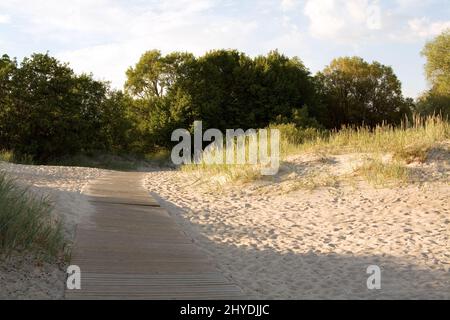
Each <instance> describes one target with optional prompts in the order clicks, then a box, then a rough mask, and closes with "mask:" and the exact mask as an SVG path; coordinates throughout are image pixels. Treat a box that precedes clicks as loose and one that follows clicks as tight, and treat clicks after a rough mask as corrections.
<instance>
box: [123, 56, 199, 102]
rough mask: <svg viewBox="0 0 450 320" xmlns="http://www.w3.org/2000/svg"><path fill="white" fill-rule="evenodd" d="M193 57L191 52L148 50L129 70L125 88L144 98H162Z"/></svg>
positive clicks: (132, 93)
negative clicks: (167, 52) (168, 52)
mask: <svg viewBox="0 0 450 320" xmlns="http://www.w3.org/2000/svg"><path fill="white" fill-rule="evenodd" d="M192 59H193V55H192V54H189V53H179V52H174V53H171V54H169V55H167V56H162V54H161V52H160V51H159V50H151V51H147V52H145V53H144V54H143V55H142V56H141V58H140V60H139V62H138V63H137V64H136V66H135V67H134V68H133V67H130V68H129V69H128V70H127V72H126V75H127V82H126V84H125V89H126V90H127V91H128V92H129V93H130V94H131V95H133V96H136V97H139V98H142V99H151V98H161V97H163V96H164V95H166V94H167V92H168V90H169V89H170V88H171V87H172V86H173V85H174V83H175V82H176V80H177V78H178V77H179V76H182V75H183V73H184V69H185V67H186V65H187V63H188V62H189V61H190V60H192Z"/></svg>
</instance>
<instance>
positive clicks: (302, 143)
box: [181, 116, 450, 189]
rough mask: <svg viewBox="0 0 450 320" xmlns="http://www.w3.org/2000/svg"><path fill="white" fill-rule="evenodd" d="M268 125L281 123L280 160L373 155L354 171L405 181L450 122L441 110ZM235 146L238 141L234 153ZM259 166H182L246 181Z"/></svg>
mask: <svg viewBox="0 0 450 320" xmlns="http://www.w3.org/2000/svg"><path fill="white" fill-rule="evenodd" d="M270 128H271V129H279V130H280V132H281V141H280V152H281V159H280V160H281V161H285V160H286V159H288V158H289V157H290V156H298V155H302V154H316V155H319V156H321V157H324V158H327V157H328V156H330V155H338V154H346V153H366V154H369V155H371V156H370V160H367V161H366V162H365V163H364V165H363V166H362V167H361V168H355V169H356V170H355V174H354V175H353V176H354V177H355V176H357V175H359V176H361V177H363V178H365V179H366V180H368V181H369V182H371V183H373V184H376V185H385V184H392V183H393V182H394V181H395V182H396V183H397V184H399V183H400V184H403V183H406V182H408V181H410V179H409V172H408V168H407V167H406V166H405V165H406V164H409V163H411V162H424V161H426V159H427V156H428V153H429V151H430V150H432V149H433V148H434V147H436V146H437V145H438V144H439V143H440V142H443V141H445V140H448V139H450V124H449V122H448V121H447V120H445V119H443V118H442V117H440V116H431V117H427V118H421V117H418V116H415V117H414V120H413V121H412V122H407V121H404V122H403V123H402V124H401V125H400V126H397V127H395V126H392V125H386V124H383V125H379V126H377V127H375V128H369V127H358V128H351V127H344V128H342V129H341V130H339V131H333V132H325V131H321V130H317V129H313V128H309V129H300V128H296V127H295V126H294V125H292V124H285V125H279V126H271V127H270ZM248 146H249V144H248V143H246V144H245V145H244V146H241V147H242V148H244V149H245V154H246V156H247V157H248ZM238 150H239V148H237V147H236V153H237V152H238ZM222 152H224V151H222ZM386 154H389V155H391V156H392V160H391V161H390V162H383V161H381V160H378V159H379V158H381V157H382V156H383V155H386ZM223 157H225V155H223ZM260 169H261V166H260V165H250V164H248V165H242V164H241V165H236V164H220V165H219V164H218V165H208V164H205V163H204V162H200V163H199V164H190V165H184V166H182V168H181V170H182V171H183V172H191V173H192V172H194V173H196V174H197V175H198V176H200V177H202V178H204V179H205V180H208V179H209V178H211V177H213V176H222V177H223V180H224V181H228V182H250V181H254V180H258V179H261V178H262V175H261V173H260ZM347 178H348V177H347ZM335 183H336V177H333V176H328V177H326V176H325V177H324V176H321V175H311V176H304V177H302V179H297V181H295V183H292V184H290V185H289V188H294V189H297V188H306V189H311V188H316V187H321V186H329V185H334V184H335Z"/></svg>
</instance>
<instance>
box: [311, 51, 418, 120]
mask: <svg viewBox="0 0 450 320" xmlns="http://www.w3.org/2000/svg"><path fill="white" fill-rule="evenodd" d="M317 80H318V82H319V84H320V86H319V88H320V90H321V95H322V96H323V100H324V103H325V108H326V112H325V113H323V115H322V118H320V119H318V120H319V121H320V122H321V123H323V124H324V125H325V126H327V127H328V128H340V127H341V126H342V125H362V124H365V125H368V126H375V125H376V124H379V123H381V122H383V121H384V122H388V123H398V122H400V121H401V120H402V119H403V118H404V117H405V116H408V115H409V114H410V104H409V103H408V102H407V100H405V99H404V98H403V96H402V92H401V83H400V81H399V80H398V79H397V77H396V75H395V74H394V72H393V70H392V68H391V67H388V66H384V65H382V64H380V63H378V62H373V63H371V64H369V63H367V62H366V61H364V60H363V59H361V58H359V57H344V58H338V59H335V60H333V61H332V62H331V64H330V65H329V66H327V67H326V68H325V69H324V70H323V71H322V72H320V73H318V74H317Z"/></svg>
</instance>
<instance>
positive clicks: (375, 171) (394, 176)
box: [355, 159, 410, 187]
mask: <svg viewBox="0 0 450 320" xmlns="http://www.w3.org/2000/svg"><path fill="white" fill-rule="evenodd" d="M355 173H356V174H358V175H360V176H362V177H363V178H364V179H365V180H367V181H368V182H369V183H371V184H372V185H374V186H381V187H386V186H393V185H402V184H405V183H407V182H409V181H410V172H409V169H408V168H407V167H406V166H405V165H404V164H402V163H399V162H396V161H394V162H389V163H384V162H383V161H382V160H381V159H369V160H366V162H365V163H364V164H363V165H362V166H361V167H359V168H358V169H357V170H356V171H355Z"/></svg>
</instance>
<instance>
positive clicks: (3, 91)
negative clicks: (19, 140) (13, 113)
mask: <svg viewBox="0 0 450 320" xmlns="http://www.w3.org/2000/svg"><path fill="white" fill-rule="evenodd" d="M16 68H17V62H16V61H15V60H11V59H10V58H9V56H8V55H6V54H4V55H3V56H2V57H1V58H0V149H9V148H10V131H11V130H10V128H9V124H10V123H11V122H10V121H9V120H8V117H9V111H10V109H11V88H12V81H11V78H12V75H13V74H14V72H15V70H16Z"/></svg>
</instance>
